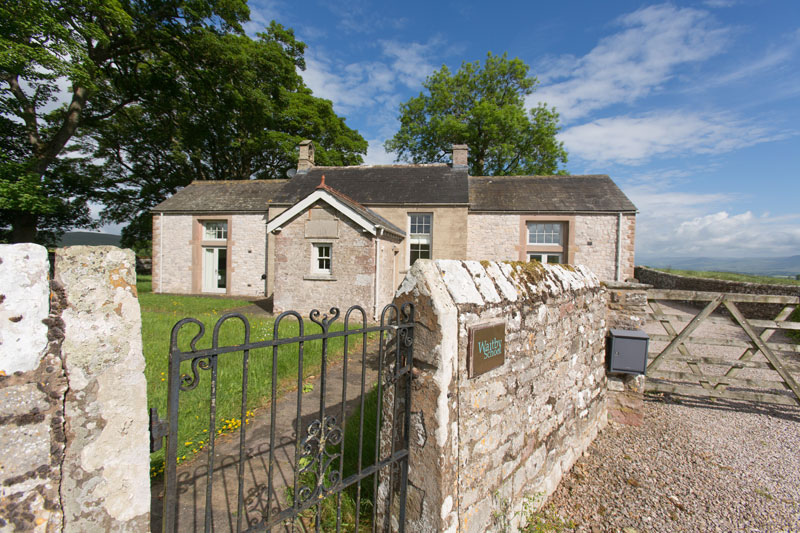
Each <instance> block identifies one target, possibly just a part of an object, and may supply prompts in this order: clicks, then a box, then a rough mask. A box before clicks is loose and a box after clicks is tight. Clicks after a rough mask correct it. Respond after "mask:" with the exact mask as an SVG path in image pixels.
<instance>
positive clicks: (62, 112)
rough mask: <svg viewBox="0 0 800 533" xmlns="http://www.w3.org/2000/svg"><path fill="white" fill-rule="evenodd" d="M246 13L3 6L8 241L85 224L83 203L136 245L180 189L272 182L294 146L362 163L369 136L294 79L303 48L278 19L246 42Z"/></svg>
mask: <svg viewBox="0 0 800 533" xmlns="http://www.w3.org/2000/svg"><path fill="white" fill-rule="evenodd" d="M248 16H249V12H248V8H247V4H246V0H155V1H150V0H148V1H142V0H10V1H9V2H7V3H2V4H1V5H0V148H1V149H2V150H0V198H2V203H0V228H3V227H6V228H8V227H11V228H12V231H11V233H10V235H7V236H6V238H8V239H9V240H12V241H13V242H23V241H33V240H38V241H43V240H46V239H45V234H44V233H43V234H41V235H37V232H38V230H45V229H52V230H54V231H58V230H64V229H67V228H69V227H74V226H84V227H85V226H87V225H91V218H90V217H89V213H88V203H87V202H88V201H90V200H94V201H102V202H105V203H106V204H107V209H106V211H105V212H104V217H105V219H106V220H107V221H117V222H131V228H132V229H131V231H129V232H128V233H131V234H133V235H138V236H142V235H143V234H144V233H145V231H147V232H148V233H149V229H147V230H145V229H144V228H146V227H148V224H147V223H146V220H144V219H146V218H147V216H146V214H145V213H146V210H147V209H149V208H150V207H152V206H153V205H155V204H156V203H158V202H159V201H161V200H163V199H164V198H165V197H166V196H168V195H169V194H171V193H173V192H175V190H177V188H179V187H181V186H183V185H186V184H187V183H189V182H190V181H191V180H193V179H232V178H233V179H250V178H268V177H278V176H282V175H283V174H284V173H285V170H286V169H287V168H288V167H290V166H292V165H293V164H294V162H296V158H297V156H296V154H295V153H294V152H295V148H296V145H297V142H299V141H300V140H301V139H303V138H313V139H314V140H315V141H316V142H317V143H318V145H319V150H318V152H317V154H318V155H317V157H318V159H319V161H320V162H324V163H327V164H351V163H359V162H361V155H362V154H364V153H365V152H366V146H367V143H366V141H364V139H363V138H361V136H360V135H358V133H357V132H355V131H354V130H351V129H350V128H348V127H347V126H346V125H345V123H344V121H343V119H341V118H340V117H338V116H336V115H335V113H333V109H332V107H331V104H330V102H327V101H325V100H320V99H317V98H315V97H313V96H312V95H311V92H310V90H309V89H308V88H306V87H305V85H304V84H303V82H302V78H301V77H300V76H299V74H298V73H297V69H302V68H304V66H305V65H304V62H303V51H304V47H305V45H304V44H303V43H302V42H299V41H297V40H295V38H294V35H293V33H292V32H291V30H288V29H285V28H283V27H282V26H280V25H279V24H275V23H273V24H272V25H270V27H269V28H268V29H267V31H266V32H265V33H264V34H260V35H259V37H258V38H257V39H251V38H249V37H247V36H245V35H244V34H243V32H242V28H241V24H242V23H243V22H245V21H246V20H247V19H248ZM64 89H67V90H68V91H69V97H70V98H69V102H68V103H66V104H64V105H58V103H57V101H56V99H57V98H56V97H57V95H58V94H59V91H63V90H64ZM97 162H103V163H102V165H100V166H98V165H97V164H96V163H97ZM142 217H144V219H143V218H142ZM137 228H138V229H137ZM130 242H131V241H129V243H130Z"/></svg>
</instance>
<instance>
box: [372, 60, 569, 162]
mask: <svg viewBox="0 0 800 533" xmlns="http://www.w3.org/2000/svg"><path fill="white" fill-rule="evenodd" d="M537 83H538V82H537V80H536V78H534V77H531V76H528V66H527V65H525V63H523V62H522V61H521V60H519V59H508V57H507V55H506V54H503V55H502V56H496V55H493V54H492V53H491V52H489V54H488V55H487V57H486V63H485V64H484V65H483V66H481V64H480V62H479V61H475V62H474V63H466V62H465V63H462V65H461V68H460V69H459V70H458V72H456V73H455V74H451V73H450V70H449V69H448V68H447V67H446V66H442V68H441V70H438V71H436V72H434V73H433V74H432V75H431V76H429V77H428V79H427V80H426V81H425V83H424V84H423V86H424V87H425V89H426V90H427V93H420V94H419V96H417V97H414V98H411V99H410V100H408V101H407V102H405V103H404V104H402V105H401V106H400V116H399V120H400V130H399V131H398V132H397V133H396V134H395V135H394V137H392V138H391V139H389V140H388V141H387V142H386V145H385V146H386V149H387V150H388V151H390V152H395V153H396V154H397V160H398V161H406V162H410V163H435V162H445V161H447V160H448V158H449V156H450V153H451V146H452V145H453V144H466V145H467V146H469V171H470V174H471V175H473V176H482V175H496V176H500V175H519V174H555V173H558V172H559V170H560V169H559V165H563V164H565V163H566V162H567V152H566V151H565V150H564V146H563V143H561V142H559V141H557V140H556V133H558V131H559V129H560V128H559V125H558V114H557V113H556V112H555V110H554V109H551V108H548V107H547V106H546V105H545V104H539V105H538V106H536V107H535V108H533V109H531V110H530V111H526V109H525V97H526V96H529V95H531V94H533V92H534V90H535V88H536V84H537Z"/></svg>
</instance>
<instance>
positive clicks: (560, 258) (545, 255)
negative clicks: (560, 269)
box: [528, 252, 564, 265]
mask: <svg viewBox="0 0 800 533" xmlns="http://www.w3.org/2000/svg"><path fill="white" fill-rule="evenodd" d="M533 255H538V256H541V257H542V260H539V259H536V261H539V262H540V263H542V264H543V265H547V264H561V263H563V257H564V256H563V254H562V253H561V252H528V262H531V261H534V259H532V258H531V256H533ZM552 256H556V257H558V259H557V260H556V261H550V257H552Z"/></svg>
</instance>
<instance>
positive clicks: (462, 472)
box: [378, 260, 606, 532]
mask: <svg viewBox="0 0 800 533" xmlns="http://www.w3.org/2000/svg"><path fill="white" fill-rule="evenodd" d="M409 301H410V302H413V303H414V304H415V308H416V321H417V325H416V327H415V331H414V366H415V374H416V377H415V380H414V385H413V387H414V388H413V391H412V417H411V419H412V427H411V448H410V457H411V460H410V472H409V487H408V505H407V517H408V523H407V530H409V531H420V532H427V531H463V532H483V531H503V530H504V528H506V527H507V526H511V527H512V529H513V528H516V527H519V525H520V524H519V520H520V516H521V515H520V514H519V513H518V511H520V510H521V509H522V508H523V505H525V504H526V503H528V504H532V505H540V504H541V503H542V501H543V498H542V497H546V496H547V495H549V494H550V493H552V492H553V491H554V490H555V488H556V486H557V484H558V482H559V480H560V479H561V477H562V476H563V475H564V473H565V472H567V471H568V470H569V469H570V467H571V466H572V464H573V463H574V462H575V460H576V459H577V458H578V457H579V456H580V455H581V454H582V453H583V452H584V450H585V449H586V447H587V446H588V445H589V444H590V443H591V442H592V440H593V439H594V438H595V436H596V435H597V432H598V431H599V430H600V429H601V428H602V427H603V426H604V425H605V423H606V396H605V390H606V377H605V348H604V347H605V334H606V323H605V318H606V295H605V292H604V290H603V288H602V287H601V285H600V283H599V281H598V279H597V277H595V275H594V274H592V273H591V272H590V271H589V270H588V269H586V268H584V267H577V268H571V267H564V266H560V265H544V266H541V265H534V264H530V263H527V264H526V263H496V262H477V261H445V260H441V261H435V262H432V261H418V262H417V263H415V265H414V267H413V268H412V269H411V271H410V272H409V273H408V275H407V276H406V278H405V280H404V281H403V283H402V285H401V286H400V288H399V289H398V291H397V295H396V298H395V302H396V303H397V304H400V305H402V304H404V303H406V302H409ZM498 322H501V323H504V324H505V362H504V364H503V365H502V366H500V367H499V368H496V369H494V370H491V371H489V372H487V373H485V374H483V375H480V376H478V377H474V378H470V374H469V369H468V354H467V352H468V350H467V348H468V338H469V330H470V328H471V327H474V326H478V325H482V324H485V323H498ZM387 491H388V487H383V491H381V490H379V500H380V497H381V496H382V495H385V494H386V493H387ZM378 504H379V508H380V501H379V502H378Z"/></svg>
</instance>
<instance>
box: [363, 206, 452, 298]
mask: <svg viewBox="0 0 800 533" xmlns="http://www.w3.org/2000/svg"><path fill="white" fill-rule="evenodd" d="M369 208H370V209H371V210H372V211H374V212H375V213H377V214H378V215H380V216H382V217H383V218H385V219H386V220H388V221H389V222H391V223H392V224H394V225H395V226H397V227H398V228H400V229H402V230H403V231H405V232H408V231H409V220H408V215H409V213H431V214H432V215H433V217H432V224H433V228H432V231H433V235H432V236H431V258H432V259H466V258H467V256H466V252H467V207H466V206H464V207H452V206H447V207H444V206H443V207H436V206H430V207H428V206H420V207H418V208H417V207H415V208H413V209H412V208H409V207H408V206H397V207H390V206H369ZM408 252H409V244H408V240H407V239H406V240H404V241H403V242H402V243H401V244H400V245H399V252H398V267H399V270H398V271H397V275H396V277H395V279H394V287H395V288H396V287H397V286H398V285H399V284H400V282H401V281H402V280H403V276H405V274H406V272H408V269H409V264H408Z"/></svg>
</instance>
